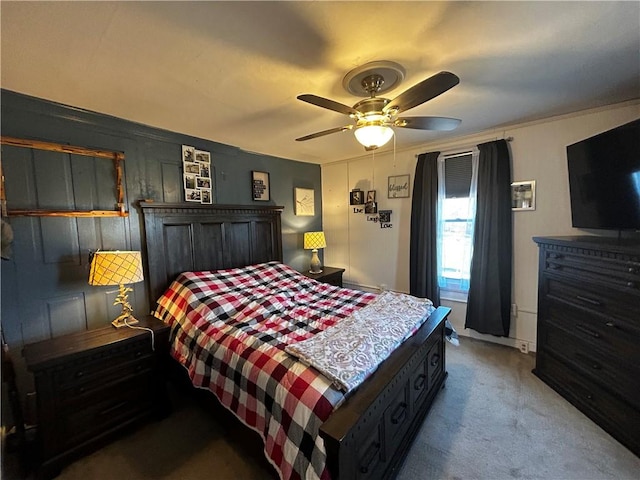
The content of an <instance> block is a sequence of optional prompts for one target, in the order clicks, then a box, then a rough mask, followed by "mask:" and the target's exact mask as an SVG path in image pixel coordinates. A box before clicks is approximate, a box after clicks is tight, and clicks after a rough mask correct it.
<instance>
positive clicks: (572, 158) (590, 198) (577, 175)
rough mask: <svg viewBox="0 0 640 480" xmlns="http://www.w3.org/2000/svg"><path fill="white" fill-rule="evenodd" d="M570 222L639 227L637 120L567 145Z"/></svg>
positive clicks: (614, 227)
mask: <svg viewBox="0 0 640 480" xmlns="http://www.w3.org/2000/svg"><path fill="white" fill-rule="evenodd" d="M567 161H568V167H569V193H570V198H571V219H572V225H573V226H574V227H576V228H600V229H609V230H640V119H638V120H635V121H633V122H631V123H627V124H625V125H622V126H620V127H617V128H614V129H613V130H609V131H607V132H604V133H601V134H599V135H596V136H594V137H591V138H587V139H586V140H582V141H581V142H578V143H574V144H573V145H569V146H567Z"/></svg>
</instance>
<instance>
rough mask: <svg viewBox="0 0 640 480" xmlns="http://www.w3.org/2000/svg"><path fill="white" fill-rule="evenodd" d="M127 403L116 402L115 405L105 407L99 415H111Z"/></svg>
mask: <svg viewBox="0 0 640 480" xmlns="http://www.w3.org/2000/svg"><path fill="white" fill-rule="evenodd" d="M126 404H127V402H120V403H116V404H115V405H114V406H112V407H109V408H105V409H104V410H102V411H101V412H100V413H98V415H99V416H104V415H109V414H110V413H111V412H115V411H116V410H119V409H121V408H122V407H124V406H125V405H126Z"/></svg>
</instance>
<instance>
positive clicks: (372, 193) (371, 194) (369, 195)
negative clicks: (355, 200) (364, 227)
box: [366, 190, 376, 203]
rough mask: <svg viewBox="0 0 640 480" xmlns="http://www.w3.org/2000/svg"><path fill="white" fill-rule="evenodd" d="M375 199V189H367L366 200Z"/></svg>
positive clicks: (372, 200) (373, 200)
mask: <svg viewBox="0 0 640 480" xmlns="http://www.w3.org/2000/svg"><path fill="white" fill-rule="evenodd" d="M375 201H376V191H375V190H369V191H368V192H367V202H366V203H369V202H375Z"/></svg>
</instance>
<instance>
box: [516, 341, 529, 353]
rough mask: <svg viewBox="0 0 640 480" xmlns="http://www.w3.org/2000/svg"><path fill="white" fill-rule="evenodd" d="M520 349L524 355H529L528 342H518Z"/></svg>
mask: <svg viewBox="0 0 640 480" xmlns="http://www.w3.org/2000/svg"><path fill="white" fill-rule="evenodd" d="M518 348H519V349H520V351H521V352H522V353H529V343H528V342H518Z"/></svg>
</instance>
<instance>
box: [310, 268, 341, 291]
mask: <svg viewBox="0 0 640 480" xmlns="http://www.w3.org/2000/svg"><path fill="white" fill-rule="evenodd" d="M300 273H302V274H303V275H305V276H307V277H309V278H312V279H313V280H317V281H318V282H322V283H328V284H329V285H335V286H336V287H342V274H343V273H344V268H333V267H322V272H321V273H310V272H309V271H308V270H307V271H306V272H300Z"/></svg>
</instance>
